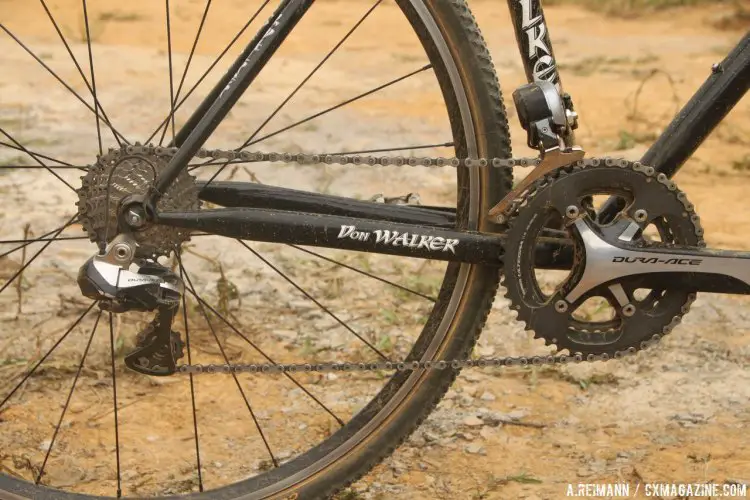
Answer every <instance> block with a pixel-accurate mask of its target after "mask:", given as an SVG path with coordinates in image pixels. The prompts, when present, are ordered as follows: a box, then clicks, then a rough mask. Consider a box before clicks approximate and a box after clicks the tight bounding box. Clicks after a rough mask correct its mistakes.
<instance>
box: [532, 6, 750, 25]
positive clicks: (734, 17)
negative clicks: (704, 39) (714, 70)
mask: <svg viewBox="0 0 750 500" xmlns="http://www.w3.org/2000/svg"><path fill="white" fill-rule="evenodd" d="M564 4H578V5H583V6H585V7H586V8H589V9H592V10H595V11H597V12H602V13H604V14H607V15H610V16H616V17H626V18H633V17H638V16H642V15H646V14H649V13H653V12H658V11H663V10H666V9H674V8H680V7H691V6H696V5H712V6H719V7H720V10H718V11H717V15H716V16H715V17H712V18H711V19H707V22H709V23H710V24H712V25H714V26H715V27H717V28H720V29H745V28H747V27H750V6H749V5H748V3H747V2H746V0H544V5H564Z"/></svg>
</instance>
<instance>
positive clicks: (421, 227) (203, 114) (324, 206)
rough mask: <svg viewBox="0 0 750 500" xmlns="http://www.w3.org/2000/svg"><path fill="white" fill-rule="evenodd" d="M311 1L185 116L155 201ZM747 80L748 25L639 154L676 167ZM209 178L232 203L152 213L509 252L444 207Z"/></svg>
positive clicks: (296, 3)
mask: <svg viewBox="0 0 750 500" xmlns="http://www.w3.org/2000/svg"><path fill="white" fill-rule="evenodd" d="M313 1H314V0H282V1H281V2H280V4H279V6H278V7H277V9H276V11H275V12H274V14H273V16H272V17H271V19H270V20H269V21H268V23H267V24H266V25H265V26H264V28H263V29H261V30H260V32H259V33H258V34H257V35H256V37H255V38H254V39H253V40H252V41H251V42H250V44H249V45H248V46H247V47H246V49H245V50H244V51H243V53H242V54H241V55H240V57H239V58H238V59H237V60H236V61H235V62H234V63H233V65H232V66H231V67H230V70H229V71H228V72H227V74H226V75H225V76H224V77H223V78H222V79H221V81H220V82H219V83H218V84H217V85H216V87H215V88H214V89H213V90H212V91H211V92H210V93H209V95H208V97H207V98H206V99H205V100H204V102H203V103H202V104H201V105H200V106H199V108H198V109H197V110H196V111H195V113H194V114H193V115H192V116H191V118H190V119H189V120H188V121H187V122H186V124H185V125H184V126H183V128H182V129H181V130H180V131H179V133H178V134H177V136H176V138H175V141H174V145H176V146H178V148H179V149H178V151H177V153H176V154H175V155H174V156H173V158H172V160H171V161H170V163H169V165H168V166H167V168H166V169H165V170H164V171H163V172H162V173H161V175H160V176H159V177H158V179H157V181H156V183H155V189H154V190H153V192H152V193H151V194H150V204H151V206H152V207H153V206H156V201H158V199H159V198H160V196H161V193H164V192H165V191H166V189H167V188H168V187H169V186H170V184H171V183H172V182H173V181H174V180H175V179H176V178H177V176H178V175H179V173H180V172H181V171H182V170H183V169H185V168H186V167H187V164H188V162H189V161H190V159H191V158H193V157H194V155H195V154H196V152H197V151H198V150H199V149H200V148H201V147H202V146H203V145H204V143H205V142H206V141H207V139H208V138H209V137H210V135H211V134H212V133H213V132H214V130H215V129H216V127H217V126H218V124H219V123H221V121H222V120H223V119H224V118H225V117H226V115H227V114H228V113H229V111H230V110H231V109H232V107H233V106H234V105H235V103H236V102H237V101H238V100H239V99H240V97H241V96H242V94H243V93H244V92H245V91H246V90H247V88H248V87H249V86H250V85H251V84H252V82H253V80H254V79H255V78H256V77H257V75H258V74H259V73H260V71H261V70H262V69H263V67H264V66H265V64H266V63H267V62H268V60H269V59H270V58H271V56H272V55H273V54H274V53H275V52H276V50H277V49H278V48H279V46H280V45H281V44H282V42H283V41H284V40H285V39H286V37H287V36H288V35H289V33H290V32H291V31H292V30H293V29H294V27H295V26H296V25H297V22H298V21H299V20H300V19H301V18H302V16H303V15H304V13H305V12H307V10H308V9H309V8H310V6H311V5H312V3H313ZM435 1H438V0H435ZM508 5H509V8H510V10H511V14H512V18H513V25H514V28H515V32H516V39H517V43H518V47H519V51H520V52H521V57H522V59H523V63H524V68H525V70H526V76H527V78H528V80H529V81H530V82H532V81H537V80H547V81H550V82H553V83H555V84H556V85H557V86H558V89H559V90H560V91H562V86H561V81H560V76H559V74H558V71H557V64H556V62H555V56H554V52H553V49H552V43H551V40H550V36H549V29H548V27H547V23H546V20H545V18H544V12H543V10H542V5H541V0H508ZM749 83H750V34H746V35H745V36H744V37H743V38H742V40H740V42H739V43H738V44H737V46H736V47H735V48H734V49H733V50H732V51H731V52H730V54H729V55H728V56H727V57H726V59H724V61H723V62H721V63H719V64H717V65H714V68H713V70H712V73H711V75H710V76H709V78H708V80H707V81H706V82H705V83H704V84H703V86H702V87H701V88H700V89H699V90H698V92H697V93H696V95H695V96H694V97H693V98H692V99H691V100H690V101H689V102H688V103H687V105H686V106H685V107H684V108H683V109H682V110H681V111H680V112H679V113H678V114H677V116H676V117H675V119H674V120H673V122H672V123H671V124H670V125H669V127H668V128H667V129H666V130H665V132H664V133H663V134H662V136H661V137H659V139H658V140H657V141H656V142H655V143H654V145H653V146H652V147H651V149H649V151H648V152H647V153H646V155H645V156H644V158H643V160H642V161H643V162H644V163H647V164H649V165H651V166H653V167H654V168H656V169H657V170H658V171H659V172H663V173H665V174H666V175H668V176H670V177H671V176H672V175H674V174H675V173H676V172H677V171H678V170H679V169H680V167H681V166H682V165H683V164H684V163H685V161H686V160H687V159H688V158H689V157H690V155H691V154H692V153H693V152H694V151H695V150H696V149H697V148H698V146H700V144H701V143H702V142H703V141H704V140H705V138H706V137H707V136H708V134H709V133H710V132H711V131H712V130H713V129H714V128H715V127H716V125H717V124H718V123H719V122H720V121H721V120H722V119H723V118H724V116H726V114H727V113H728V112H729V111H730V110H731V109H732V108H733V107H734V106H735V105H736V104H737V102H739V100H740V99H741V98H742V97H743V96H744V95H745V93H746V92H747V89H748V84H749ZM474 168H482V167H474ZM202 188H203V189H202V190H201V198H202V199H204V200H207V201H211V202H213V203H215V204H219V205H221V206H224V207H227V208H224V209H219V210H201V211H195V212H181V213H156V214H154V222H156V223H158V224H164V225H169V226H177V227H182V228H187V229H191V230H195V231H206V232H208V233H212V234H217V235H223V236H230V237H236V238H241V239H250V240H259V241H270V242H280V243H290V244H300V245H311V246H321V247H330V248H341V249H348V250H356V251H364V252H372V253H385V254H395V255H403V256H409V257H421V258H429V259H440V260H448V261H459V262H470V263H475V264H485V265H499V263H500V257H501V255H502V253H503V248H502V240H503V238H502V235H499V234H489V233H488V234H483V233H477V232H471V231H462V230H457V229H455V219H456V214H455V211H451V210H449V209H445V208H439V207H401V206H392V205H386V204H382V203H370V202H361V201H356V200H351V199H347V198H338V197H332V196H326V195H320V194H314V193H302V192H299V191H294V190H289V189H284V188H277V187H269V186H264V187H262V188H261V187H259V186H257V185H255V184H249V183H234V182H215V183H209V185H204V186H202ZM268 207H273V208H272V209H269V208H268ZM552 241H553V243H554V241H558V242H559V241H560V240H552ZM565 248H568V250H569V247H565V246H564V245H563V246H560V244H559V243H557V244H551V245H547V246H546V247H543V249H546V250H547V251H546V252H539V257H538V262H537V265H538V267H541V268H562V269H565V268H566V266H568V267H567V268H569V265H570V259H571V252H570V251H564V250H565ZM561 249H563V251H560V250H561Z"/></svg>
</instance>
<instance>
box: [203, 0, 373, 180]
mask: <svg viewBox="0 0 750 500" xmlns="http://www.w3.org/2000/svg"><path fill="white" fill-rule="evenodd" d="M382 1H383V0H377V1H376V2H375V4H373V5H372V6H371V7H370V8H369V9H368V10H367V12H365V14H364V15H363V16H362V17H361V18H360V19H359V21H357V22H356V23H355V24H354V26H352V27H351V29H349V31H348V32H347V33H346V35H344V37H343V38H342V39H341V40H339V42H338V43H337V44H336V45H334V46H333V48H332V49H331V50H330V51H328V53H327V54H326V55H325V57H323V59H322V60H321V61H320V62H319V63H318V64H317V66H315V68H313V70H312V71H311V72H310V73H308V74H307V76H306V77H305V78H303V79H302V81H301V82H300V83H299V84H298V85H297V87H295V89H294V90H293V91H292V92H291V93H290V94H289V95H288V96H287V97H286V98H285V99H284V100H283V101H282V102H281V104H279V105H278V106H277V107H276V109H274V110H273V112H272V113H271V114H270V115H269V116H268V117H267V118H266V119H265V120H264V121H263V123H261V124H260V126H259V127H258V128H257V129H255V132H253V133H252V135H250V137H249V138H248V139H247V140H246V141H245V142H244V143H243V144H242V146H240V147H239V148H238V149H237V150H238V151H239V150H242V149H245V148H246V147H247V146H248V145H249V144H250V143H251V142H252V141H253V139H255V137H256V136H257V135H258V133H260V131H261V130H263V127H265V126H266V125H267V124H268V122H270V121H271V120H272V119H273V118H274V117H275V116H276V115H277V114H278V113H279V111H281V110H282V108H284V106H286V104H287V103H288V102H289V101H290V100H292V98H293V97H294V96H295V95H297V92H299V91H300V89H302V87H304V86H305V84H306V83H307V82H308V81H310V79H311V78H312V77H313V76H314V75H315V74H316V73H317V72H318V70H319V69H320V68H322V67H323V65H324V64H325V63H326V62H327V61H328V60H329V59H330V58H331V56H333V54H335V53H336V51H337V50H338V49H339V47H341V46H342V45H343V44H344V42H346V40H347V39H349V37H350V36H351V35H352V33H354V32H355V31H356V30H357V28H359V26H360V25H361V24H362V23H363V22H365V19H367V18H368V17H369V16H370V14H371V13H372V12H373V11H374V10H375V8H376V7H377V6H378V5H380V3H381V2H382ZM228 164H229V163H228V162H227V163H226V164H224V165H223V166H222V167H220V168H219V169H218V170H217V171H216V172H215V173H214V174H213V175H212V176H211V178H210V179H209V180H208V182H206V185H205V186H204V187H206V186H208V185H210V184H211V183H212V182H213V181H214V179H216V177H218V176H219V174H221V173H222V172H223V171H224V169H225V168H226V167H227V165H228Z"/></svg>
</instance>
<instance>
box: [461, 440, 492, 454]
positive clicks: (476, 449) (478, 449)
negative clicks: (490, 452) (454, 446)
mask: <svg viewBox="0 0 750 500" xmlns="http://www.w3.org/2000/svg"><path fill="white" fill-rule="evenodd" d="M464 449H465V450H466V453H471V454H472V455H486V454H487V452H486V451H485V450H484V447H483V446H482V445H480V444H476V443H472V444H470V445H468V446H467V447H466V448H464Z"/></svg>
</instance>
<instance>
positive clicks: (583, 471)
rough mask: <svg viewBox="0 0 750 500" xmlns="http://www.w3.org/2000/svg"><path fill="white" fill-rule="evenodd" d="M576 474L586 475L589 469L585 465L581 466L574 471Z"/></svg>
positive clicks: (589, 473)
mask: <svg viewBox="0 0 750 500" xmlns="http://www.w3.org/2000/svg"><path fill="white" fill-rule="evenodd" d="M576 475H577V476H578V477H588V476H590V475H591V471H590V470H588V469H587V468H586V467H581V468H580V469H578V470H577V471H576Z"/></svg>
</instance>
